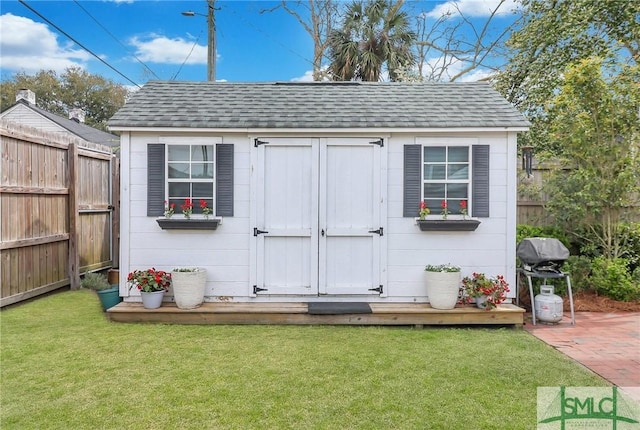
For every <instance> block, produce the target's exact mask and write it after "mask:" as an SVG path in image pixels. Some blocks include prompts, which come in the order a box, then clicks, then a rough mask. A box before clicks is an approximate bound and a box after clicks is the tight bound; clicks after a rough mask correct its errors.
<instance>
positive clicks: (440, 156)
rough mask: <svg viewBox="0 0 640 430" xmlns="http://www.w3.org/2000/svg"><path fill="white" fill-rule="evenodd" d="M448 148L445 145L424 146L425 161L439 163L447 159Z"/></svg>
mask: <svg viewBox="0 0 640 430" xmlns="http://www.w3.org/2000/svg"><path fill="white" fill-rule="evenodd" d="M445 150H446V148H445V147H444V146H432V147H429V146H427V147H425V148H424V161H425V163H437V162H443V161H445V154H446V152H445Z"/></svg>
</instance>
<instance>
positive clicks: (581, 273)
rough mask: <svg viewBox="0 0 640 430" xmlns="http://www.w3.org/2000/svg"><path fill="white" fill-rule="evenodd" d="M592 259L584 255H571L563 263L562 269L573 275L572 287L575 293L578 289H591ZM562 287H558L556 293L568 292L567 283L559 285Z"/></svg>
mask: <svg viewBox="0 0 640 430" xmlns="http://www.w3.org/2000/svg"><path fill="white" fill-rule="evenodd" d="M592 264H593V263H592V261H591V259H590V258H589V257H585V256H584V255H571V256H570V257H569V258H568V259H567V261H565V262H564V264H563V265H562V271H563V272H566V273H568V274H569V276H570V277H571V289H572V290H573V293H574V294H575V293H577V292H578V291H583V290H589V289H591V288H592V286H591V279H590V277H589V276H590V274H591V267H592ZM559 287H561V288H556V294H561V293H560V292H558V291H561V292H562V294H563V295H564V294H566V291H565V290H566V289H567V288H566V283H563V284H562V285H559Z"/></svg>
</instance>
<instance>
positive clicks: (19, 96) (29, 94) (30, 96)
mask: <svg viewBox="0 0 640 430" xmlns="http://www.w3.org/2000/svg"><path fill="white" fill-rule="evenodd" d="M20 100H24V101H26V102H27V103H29V104H30V105H33V106H35V105H36V93H34V92H33V91H31V90H27V89H25V88H23V89H20V90H18V92H17V93H16V101H20Z"/></svg>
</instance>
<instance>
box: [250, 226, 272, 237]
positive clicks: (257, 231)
mask: <svg viewBox="0 0 640 430" xmlns="http://www.w3.org/2000/svg"><path fill="white" fill-rule="evenodd" d="M265 233H269V232H268V231H264V230H258V228H257V227H253V235H254V236H258V235H259V234H265Z"/></svg>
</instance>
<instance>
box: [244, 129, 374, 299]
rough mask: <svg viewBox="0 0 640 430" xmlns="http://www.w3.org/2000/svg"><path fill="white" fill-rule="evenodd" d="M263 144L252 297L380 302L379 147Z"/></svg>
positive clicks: (336, 142) (368, 143)
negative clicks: (343, 297)
mask: <svg viewBox="0 0 640 430" xmlns="http://www.w3.org/2000/svg"><path fill="white" fill-rule="evenodd" d="M264 141H266V142H267V143H263V142H262V141H257V143H256V144H257V157H256V158H257V159H256V168H257V175H256V188H257V193H256V196H255V200H256V212H255V220H256V224H257V225H256V226H255V228H254V236H253V239H254V240H255V250H256V252H255V256H256V262H255V269H256V271H255V280H256V285H255V286H254V292H255V293H256V294H259V295H370V294H376V295H377V294H380V293H381V292H382V290H381V287H380V283H381V282H380V274H381V272H382V271H383V267H382V261H381V255H383V252H382V251H383V249H382V248H383V243H384V241H383V240H382V235H383V234H384V225H383V224H382V218H383V217H382V211H381V208H382V206H383V204H384V201H383V199H382V186H381V179H380V178H381V171H380V167H381V145H380V143H375V139H360V138H349V139H339V138H328V139H312V138H298V139H285V138H280V139H274V138H270V139H264ZM372 141H373V142H374V143H372Z"/></svg>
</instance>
